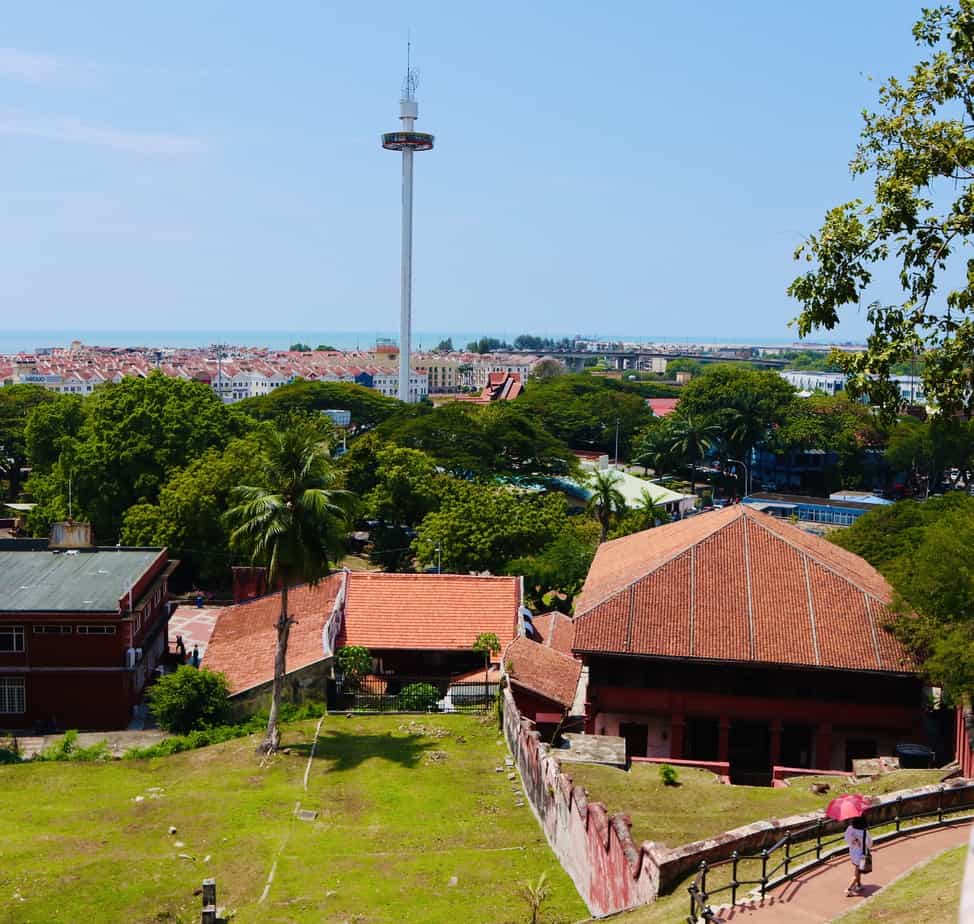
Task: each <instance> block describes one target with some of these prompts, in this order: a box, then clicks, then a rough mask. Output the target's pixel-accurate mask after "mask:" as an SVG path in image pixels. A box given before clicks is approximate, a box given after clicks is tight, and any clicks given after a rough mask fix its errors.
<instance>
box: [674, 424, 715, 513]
mask: <svg viewBox="0 0 974 924" xmlns="http://www.w3.org/2000/svg"><path fill="white" fill-rule="evenodd" d="M719 432H720V431H719V428H718V427H717V425H716V424H711V423H705V422H703V421H702V420H700V419H699V418H697V417H693V416H692V415H691V414H690V413H689V412H688V411H684V410H683V409H682V408H681V409H680V412H679V413H677V414H674V415H673V422H672V424H671V429H670V434H671V437H672V439H673V444H672V451H673V453H674V454H675V455H677V456H679V457H680V458H681V459H683V460H684V461H685V462H686V463H687V465H689V466H690V492H691V493H692V494H696V493H697V483H696V475H697V463H698V462H700V460H701V459H703V457H704V456H705V455H706V454H707V453H708V452H709V451H710V450H711V449H712V448H713V446H714V443H715V441H716V439H717V435H718V433H719Z"/></svg>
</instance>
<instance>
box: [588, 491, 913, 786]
mask: <svg viewBox="0 0 974 924" xmlns="http://www.w3.org/2000/svg"><path fill="white" fill-rule="evenodd" d="M891 600H892V592H891V589H890V587H889V585H888V584H887V583H886V581H885V580H884V579H883V578H882V576H881V575H880V574H879V573H878V572H877V571H876V570H875V569H873V568H872V567H871V566H870V565H868V564H867V563H866V562H865V561H863V560H862V559H861V558H859V557H857V556H855V555H853V554H851V553H849V552H846V551H845V550H843V549H841V548H839V547H838V546H836V545H833V544H832V543H830V542H828V541H826V540H824V539H821V538H819V537H816V536H812V535H809V534H808V533H805V532H803V531H801V530H799V529H797V528H795V527H793V526H790V525H789V524H787V523H783V522H781V521H780V520H776V519H774V518H772V517H769V516H766V515H765V514H762V513H759V512H757V511H755V510H753V509H752V508H750V507H747V506H744V505H738V506H734V507H729V508H726V509H724V510H721V511H716V512H712V513H706V514H701V515H699V516H697V517H692V518H690V519H687V520H683V521H681V522H678V523H673V524H670V525H667V526H663V527H659V528H657V529H653V530H647V531H646V532H642V533H637V534H635V535H632V536H627V537H625V538H622V539H617V540H615V541H613V542H607V543H604V544H603V545H602V546H600V547H599V550H598V553H597V555H596V557H595V561H594V562H593V564H592V568H591V571H590V572H589V575H588V578H587V580H586V583H585V586H584V588H583V590H582V593H581V594H580V595H579V597H578V600H577V603H576V611H575V612H576V615H575V619H574V629H575V633H574V638H573V640H572V643H571V647H572V651H573V653H574V654H575V656H576V657H579V658H581V659H582V661H583V662H584V664H585V666H586V668H587V695H586V700H587V706H586V710H585V711H586V730H587V731H588V732H589V733H593V734H605V735H619V736H622V737H624V738H625V739H626V741H627V743H628V750H629V753H630V755H633V756H648V757H661V758H670V759H680V758H684V759H688V760H699V761H720V762H724V763H727V764H729V774H730V776H731V778H732V779H733V780H735V781H741V782H768V781H770V778H771V774H772V770H773V768H774V767H775V766H780V767H815V768H820V769H836V770H844V769H849V768H850V766H851V761H852V760H853V759H854V758H857V757H871V756H875V755H876V754H890V753H892V751H893V748H894V747H895V745H896V744H897V743H899V742H904V741H910V742H914V741H924V739H925V736H924V710H923V696H922V686H921V680H920V678H919V676H918V675H917V673H916V671H915V667H914V664H913V663H912V661H911V660H910V657H909V656H908V654H907V653H906V651H905V650H904V649H903V648H902V647H901V646H900V645H899V643H898V642H897V641H896V639H895V638H894V637H893V636H892V635H891V634H890V633H889V632H888V631H887V629H886V628H885V624H886V623H887V621H888V619H889V616H890V603H891Z"/></svg>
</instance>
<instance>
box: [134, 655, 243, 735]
mask: <svg viewBox="0 0 974 924" xmlns="http://www.w3.org/2000/svg"><path fill="white" fill-rule="evenodd" d="M146 699H148V701H149V709H150V710H151V711H152V714H153V716H155V719H156V721H157V722H158V723H159V725H160V727H161V728H164V729H165V730H166V731H169V732H173V733H174V734H177V735H185V734H188V733H189V732H191V731H196V730H198V729H203V728H213V727H215V726H217V725H223V724H225V723H226V722H228V721H229V719H230V688H229V686H228V684H227V678H226V677H224V676H223V674H217V673H214V672H213V671H208V670H205V669H203V670H199V669H197V668H195V667H190V666H189V665H188V664H183V665H180V666H179V667H177V668H176V671H175V673H172V674H165V675H163V676H162V677H160V678H159V679H158V680H157V681H156V682H155V683H154V684H153V685H152V686H151V687H149V691H148V693H147V694H146Z"/></svg>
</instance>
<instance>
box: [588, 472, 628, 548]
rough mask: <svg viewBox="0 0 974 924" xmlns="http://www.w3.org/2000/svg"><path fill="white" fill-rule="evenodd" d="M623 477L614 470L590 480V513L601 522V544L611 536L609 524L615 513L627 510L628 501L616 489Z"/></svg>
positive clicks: (594, 476)
mask: <svg viewBox="0 0 974 924" xmlns="http://www.w3.org/2000/svg"><path fill="white" fill-rule="evenodd" d="M621 477H622V476H621V475H620V474H619V473H618V472H616V471H614V470H612V469H606V470H605V471H601V472H595V473H593V475H592V477H591V478H590V479H589V482H588V488H589V490H590V491H591V492H592V496H591V497H590V498H589V499H588V509H589V512H591V513H594V514H595V516H596V519H598V521H599V527H600V532H599V544H600V545H601V544H602V543H603V542H605V539H606V536H608V535H609V523H610V522H611V520H612V514H613V513H623V512H624V511H625V509H626V499H625V498H624V497H623V496H622V492H621V491H620V490H619V489H618V488H617V487H616V483H617V482H618V481H620V480H621Z"/></svg>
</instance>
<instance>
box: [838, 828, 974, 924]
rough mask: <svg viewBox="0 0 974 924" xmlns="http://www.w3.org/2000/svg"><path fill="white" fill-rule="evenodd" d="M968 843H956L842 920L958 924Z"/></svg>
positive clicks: (851, 922) (854, 923)
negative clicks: (959, 844)
mask: <svg viewBox="0 0 974 924" xmlns="http://www.w3.org/2000/svg"><path fill="white" fill-rule="evenodd" d="M966 855H967V847H955V848H954V849H953V850H948V851H947V852H946V853H943V854H941V855H940V856H939V857H937V858H936V859H935V860H931V861H930V862H929V863H927V864H926V865H925V866H921V867H920V868H919V869H918V870H916V871H914V872H912V873H910V874H909V875H907V876H904V877H903V878H902V879H900V880H899V881H898V882H894V883H893V884H892V885H890V886H889V887H888V888H886V889H883V891H881V892H880V893H879V894H877V895H876V897H875V898H872V899H870V900H869V901H868V902H866V903H865V904H864V905H863V906H862V907H861V908H859V909H858V910H856V911H854V912H853V913H852V914H849V915H845V916H843V917H842V918H841V919H840V920H841V921H842V924H866V922H867V921H868V922H872V921H877V922H879V924H913V922H915V921H923V924H956V921H957V910H958V907H959V905H960V890H961V882H962V880H963V878H964V860H965V858H966Z"/></svg>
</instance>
